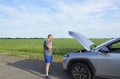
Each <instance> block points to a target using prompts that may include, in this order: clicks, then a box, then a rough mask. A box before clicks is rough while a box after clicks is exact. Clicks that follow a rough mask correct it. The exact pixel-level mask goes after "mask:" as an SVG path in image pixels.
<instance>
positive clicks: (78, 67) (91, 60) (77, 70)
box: [63, 31, 120, 79]
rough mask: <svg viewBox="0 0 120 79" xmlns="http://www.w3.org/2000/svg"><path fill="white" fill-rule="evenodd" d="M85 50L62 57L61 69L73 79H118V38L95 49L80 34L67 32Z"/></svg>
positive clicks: (119, 73) (119, 44)
mask: <svg viewBox="0 0 120 79" xmlns="http://www.w3.org/2000/svg"><path fill="white" fill-rule="evenodd" d="M69 34H70V35H71V36H72V37H74V38H75V39H76V40H77V41H78V42H79V43H80V44H81V45H83V47H84V48H85V50H81V51H77V52H71V53H68V54H66V55H65V56H64V61H63V69H64V70H65V71H68V72H69V73H70V74H71V76H72V78H73V79H94V78H95V76H98V77H105V78H112V79H120V38H114V39H111V40H109V41H107V42H105V43H103V44H101V45H99V46H97V47H95V48H92V49H91V48H90V47H91V46H92V45H94V43H93V42H91V41H90V40H89V39H88V38H86V37H84V36H83V35H82V34H80V33H77V32H73V31H69Z"/></svg>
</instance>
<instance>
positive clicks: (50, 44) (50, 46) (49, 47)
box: [47, 41, 52, 49]
mask: <svg viewBox="0 0 120 79" xmlns="http://www.w3.org/2000/svg"><path fill="white" fill-rule="evenodd" d="M47 47H48V49H51V48H52V41H51V42H50V43H49V44H48V45H47Z"/></svg>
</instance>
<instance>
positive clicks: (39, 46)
mask: <svg viewBox="0 0 120 79" xmlns="http://www.w3.org/2000/svg"><path fill="white" fill-rule="evenodd" d="M91 40H92V41H93V42H94V43H95V44H96V45H99V44H101V43H103V42H105V41H107V40H108V39H91ZM43 41H44V39H0V54H3V55H11V56H18V57H25V58H34V59H41V60H43ZM81 49H84V48H83V47H82V46H81V45H80V44H79V43H78V42H77V41H76V40H75V39H71V38H66V39H54V40H53V61H54V62H56V61H58V62H61V61H62V59H63V56H64V54H65V53H68V52H71V51H76V50H81Z"/></svg>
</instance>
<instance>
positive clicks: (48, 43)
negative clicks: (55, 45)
mask: <svg viewBox="0 0 120 79" xmlns="http://www.w3.org/2000/svg"><path fill="white" fill-rule="evenodd" d="M52 39H53V37H52V35H51V34H49V35H48V38H47V39H45V40H44V60H45V64H46V66H45V72H46V79H50V78H49V76H48V72H49V68H50V63H51V62H52Z"/></svg>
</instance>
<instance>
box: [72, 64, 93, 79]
mask: <svg viewBox="0 0 120 79" xmlns="http://www.w3.org/2000/svg"><path fill="white" fill-rule="evenodd" d="M70 73H71V75H72V77H73V79H92V73H91V70H90V68H89V67H88V66H87V65H86V64H84V63H75V64H74V65H73V66H72V67H71V69H70Z"/></svg>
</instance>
